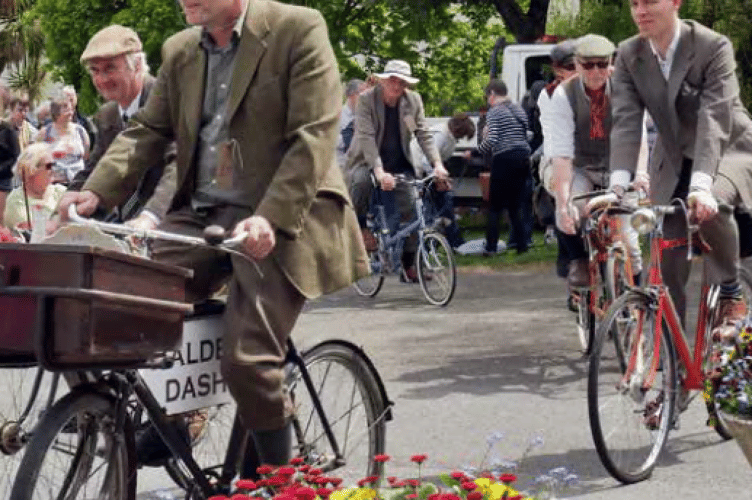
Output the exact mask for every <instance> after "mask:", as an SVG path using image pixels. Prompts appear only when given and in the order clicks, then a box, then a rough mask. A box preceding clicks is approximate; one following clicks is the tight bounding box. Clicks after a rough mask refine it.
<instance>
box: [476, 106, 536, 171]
mask: <svg viewBox="0 0 752 500" xmlns="http://www.w3.org/2000/svg"><path fill="white" fill-rule="evenodd" d="M486 127H487V128H488V134H487V135H486V138H485V139H483V142H481V143H480V146H478V149H480V151H481V153H483V154H485V153H488V152H492V153H493V156H496V155H498V154H503V155H504V156H509V157H513V158H527V157H528V156H530V144H529V143H528V142H527V131H528V129H529V128H530V126H529V125H528V122H527V113H525V110H524V109H522V106H520V105H519V104H515V103H513V102H510V101H504V102H502V103H500V104H497V105H496V106H493V107H492V108H491V109H490V110H488V114H487V115H486Z"/></svg>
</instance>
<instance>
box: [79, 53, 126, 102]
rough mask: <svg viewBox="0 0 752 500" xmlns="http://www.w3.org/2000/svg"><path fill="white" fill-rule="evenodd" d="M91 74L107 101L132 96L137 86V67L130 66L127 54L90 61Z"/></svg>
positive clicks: (120, 99) (95, 84)
mask: <svg viewBox="0 0 752 500" xmlns="http://www.w3.org/2000/svg"><path fill="white" fill-rule="evenodd" d="M89 74H91V79H92V81H93V82H94V86H95V87H96V88H97V91H98V92H99V93H100V95H101V96H102V97H104V99H105V100H107V101H122V100H123V99H126V100H127V99H128V98H132V95H133V89H134V88H135V87H136V86H137V78H138V75H137V72H136V68H132V69H131V68H129V67H128V61H126V56H125V54H120V55H118V56H115V57H96V58H94V59H92V60H91V61H89Z"/></svg>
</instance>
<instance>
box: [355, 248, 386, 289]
mask: <svg viewBox="0 0 752 500" xmlns="http://www.w3.org/2000/svg"><path fill="white" fill-rule="evenodd" d="M368 265H369V269H370V271H371V274H369V275H368V276H365V277H363V278H360V279H359V280H358V281H356V282H355V283H353V287H354V288H355V291H356V292H358V294H359V295H362V296H364V297H375V296H376V294H377V293H379V291H380V290H381V286H382V285H383V284H384V273H383V272H382V269H381V260H380V259H379V252H378V251H375V252H368Z"/></svg>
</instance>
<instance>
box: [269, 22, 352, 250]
mask: <svg viewBox="0 0 752 500" xmlns="http://www.w3.org/2000/svg"><path fill="white" fill-rule="evenodd" d="M296 15H297V16H299V17H298V18H296V19H295V22H294V23H293V22H290V23H289V24H288V26H287V29H296V30H297V32H298V33H297V34H296V36H295V41H294V42H293V44H292V46H291V48H290V52H291V53H290V70H289V74H290V77H289V78H290V80H289V82H288V89H287V92H286V95H287V96H288V97H289V100H288V103H287V123H286V131H285V135H286V139H287V143H288V144H289V146H288V148H287V150H286V151H285V153H284V155H283V156H282V160H281V162H280V165H279V168H278V169H277V172H276V174H275V175H274V177H273V179H272V182H271V184H270V185H269V188H268V189H267V190H266V193H265V194H264V197H263V198H262V199H261V202H260V203H259V205H258V207H257V208H256V212H255V215H257V216H261V217H263V218H265V219H266V220H268V221H269V222H270V223H271V224H272V226H273V227H274V228H276V229H277V230H279V231H281V232H283V233H284V234H286V235H287V236H289V237H293V238H294V237H296V236H297V235H298V234H299V233H300V231H301V230H302V225H303V221H304V219H305V217H304V215H305V212H306V211H307V210H308V209H309V207H310V205H311V203H313V199H314V197H315V196H316V193H317V190H318V187H319V186H320V185H321V182H322V180H323V179H324V177H325V176H326V175H327V173H328V171H329V169H330V168H332V166H333V165H334V158H333V156H334V150H335V146H336V143H337V133H338V128H337V125H338V117H339V113H340V108H341V106H342V103H341V101H340V96H341V95H342V92H341V88H340V82H339V79H340V78H339V70H338V68H337V62H336V59H335V57H334V51H333V50H332V46H331V44H330V43H329V38H328V35H327V29H326V23H325V22H324V19H323V17H322V16H321V14H320V13H318V12H317V11H313V10H305V11H303V10H301V11H299V13H297V14H296ZM268 50H279V49H278V48H277V47H269V48H268Z"/></svg>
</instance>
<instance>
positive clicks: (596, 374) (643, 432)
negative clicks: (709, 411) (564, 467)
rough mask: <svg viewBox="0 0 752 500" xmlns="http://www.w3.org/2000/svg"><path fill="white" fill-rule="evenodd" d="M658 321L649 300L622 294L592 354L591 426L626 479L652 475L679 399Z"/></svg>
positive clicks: (612, 467)
mask: <svg viewBox="0 0 752 500" xmlns="http://www.w3.org/2000/svg"><path fill="white" fill-rule="evenodd" d="M655 321H656V317H655V307H654V304H652V303H651V299H649V298H648V297H647V296H645V295H644V294H642V293H640V292H637V291H629V292H626V293H624V294H623V295H622V296H621V297H619V298H618V299H617V300H616V301H615V302H614V303H613V304H612V306H611V307H610V308H609V309H608V311H607V313H606V315H605V317H604V319H603V321H602V322H601V323H600V325H599V327H598V332H597V335H596V338H595V343H594V345H593V352H592V354H591V355H590V364H589V367H588V415H589V419H590V430H591V433H592V436H593V441H594V443H595V448H596V451H597V452H598V456H599V457H600V459H601V462H602V463H603V465H604V467H605V468H606V470H607V471H608V472H609V474H611V475H612V476H613V477H614V478H615V479H617V480H619V481H620V482H622V483H624V484H630V483H635V482H638V481H642V480H645V479H647V478H648V477H650V475H651V474H652V472H653V469H654V467H655V464H656V461H657V460H658V457H659V455H660V453H661V451H662V450H663V448H664V446H665V444H666V440H667V438H668V433H669V431H670V428H671V426H672V423H673V416H674V404H675V398H674V397H673V396H671V397H667V396H666V395H673V394H675V387H676V380H677V375H676V359H675V354H674V350H673V348H672V344H671V339H670V337H669V333H668V330H667V329H666V326H665V323H664V322H662V325H661V333H660V337H659V338H658V339H656V338H655ZM615 322H616V323H620V325H614V324H613V323H615ZM613 331H617V332H619V334H618V335H609V333H610V332H613ZM656 344H657V346H656ZM625 347H626V348H625ZM656 347H657V351H658V353H657V354H656ZM630 374H631V375H630ZM651 379H652V381H651ZM646 386H647V389H646Z"/></svg>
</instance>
